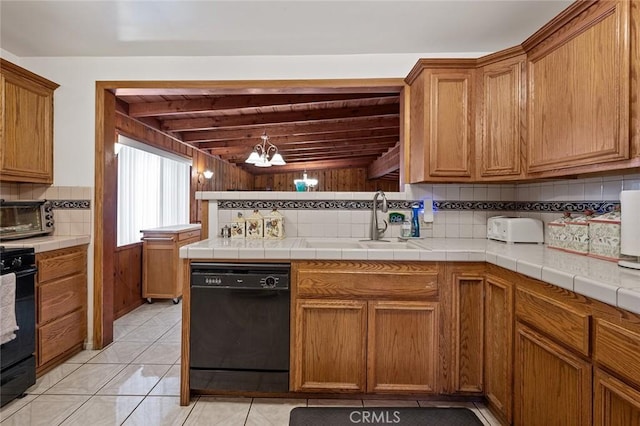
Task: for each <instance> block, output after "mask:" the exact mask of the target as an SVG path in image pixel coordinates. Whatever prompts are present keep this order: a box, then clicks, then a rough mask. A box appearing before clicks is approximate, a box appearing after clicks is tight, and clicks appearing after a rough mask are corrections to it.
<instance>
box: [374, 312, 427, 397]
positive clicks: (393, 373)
mask: <svg viewBox="0 0 640 426" xmlns="http://www.w3.org/2000/svg"><path fill="white" fill-rule="evenodd" d="M368 309H369V314H368V316H369V321H368V328H369V330H368V341H367V391H368V392H389V393H403V392H407V393H411V392H436V389H437V388H436V374H437V366H438V318H439V317H438V304H437V303H434V302H386V301H374V302H369V307H368Z"/></svg>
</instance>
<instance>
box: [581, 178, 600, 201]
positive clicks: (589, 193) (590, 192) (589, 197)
mask: <svg viewBox="0 0 640 426" xmlns="http://www.w3.org/2000/svg"><path fill="white" fill-rule="evenodd" d="M584 198H585V201H600V200H602V199H603V198H602V181H599V182H585V184H584Z"/></svg>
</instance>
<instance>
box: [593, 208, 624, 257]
mask: <svg viewBox="0 0 640 426" xmlns="http://www.w3.org/2000/svg"><path fill="white" fill-rule="evenodd" d="M589 256H592V257H597V258H600V259H605V260H612V261H616V262H617V261H618V260H619V258H620V210H619V209H616V210H614V211H612V212H608V213H605V214H602V215H600V216H595V217H593V218H592V219H591V220H589Z"/></svg>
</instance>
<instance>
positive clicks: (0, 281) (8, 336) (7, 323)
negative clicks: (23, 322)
mask: <svg viewBox="0 0 640 426" xmlns="http://www.w3.org/2000/svg"><path fill="white" fill-rule="evenodd" d="M17 329H18V323H17V322H16V274H6V275H2V276H0V345H4V344H5V343H7V342H9V341H11V340H13V339H15V338H16V333H15V331H16V330H17Z"/></svg>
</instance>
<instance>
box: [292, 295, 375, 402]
mask: <svg viewBox="0 0 640 426" xmlns="http://www.w3.org/2000/svg"><path fill="white" fill-rule="evenodd" d="M366 308H367V305H366V302H364V301H343V300H312V299H299V300H297V301H296V303H295V314H294V315H295V317H294V318H295V319H294V323H293V324H294V325H293V327H294V329H293V331H292V336H293V339H294V340H293V356H292V366H291V367H292V368H291V371H292V373H291V387H292V390H294V391H315V392H364V391H365V379H366V355H365V350H366V337H367V317H366V312H367V309H366Z"/></svg>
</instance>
